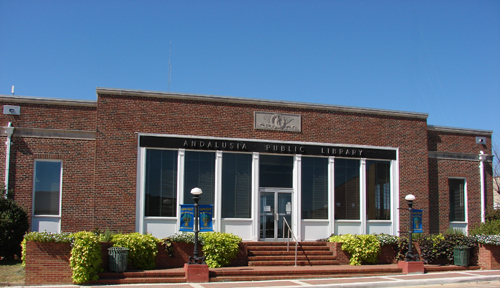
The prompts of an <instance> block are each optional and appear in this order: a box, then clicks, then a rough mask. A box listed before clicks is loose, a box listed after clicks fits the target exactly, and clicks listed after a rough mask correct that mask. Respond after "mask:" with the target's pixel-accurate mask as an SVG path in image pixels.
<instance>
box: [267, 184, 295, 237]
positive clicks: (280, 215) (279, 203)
mask: <svg viewBox="0 0 500 288" xmlns="http://www.w3.org/2000/svg"><path fill="white" fill-rule="evenodd" d="M259 206H260V207H259V209H260V210H259V211H260V217H259V221H260V223H259V224H260V240H262V241H279V239H283V238H287V237H288V236H289V235H288V227H287V225H286V223H285V221H284V219H285V220H286V222H287V223H288V225H289V226H290V227H291V226H292V191H291V189H276V188H261V189H260V205H259ZM290 237H291V235H290Z"/></svg>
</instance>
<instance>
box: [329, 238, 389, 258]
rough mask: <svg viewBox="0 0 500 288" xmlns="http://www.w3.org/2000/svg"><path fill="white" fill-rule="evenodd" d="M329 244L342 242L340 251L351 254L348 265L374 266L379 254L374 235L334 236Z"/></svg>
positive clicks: (378, 244) (377, 243)
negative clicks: (365, 264)
mask: <svg viewBox="0 0 500 288" xmlns="http://www.w3.org/2000/svg"><path fill="white" fill-rule="evenodd" d="M329 241H330V242H342V250H344V251H346V252H348V253H349V254H351V259H349V264H350V265H361V264H364V263H370V264H376V263H377V262H378V255H379V254H380V250H381V248H380V243H379V241H378V239H377V237H376V236H375V235H352V234H345V235H340V236H337V235H334V236H332V237H330V239H329Z"/></svg>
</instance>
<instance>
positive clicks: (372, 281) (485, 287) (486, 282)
mask: <svg viewBox="0 0 500 288" xmlns="http://www.w3.org/2000/svg"><path fill="white" fill-rule="evenodd" d="M426 286H427V287H442V288H452V287H468V288H472V287H482V288H489V287H500V270H470V271H453V272H433V273H426V274H410V275H394V276H391V275H384V276H372V277H353V278H316V279H297V280H272V281H245V282H212V283H178V284H127V285H84V286H79V285H59V286H58V285H53V286H12V287H30V288H37V287H43V288H47V287H58V288H66V287H67V288H76V287H82V288H83V287H95V288H98V287H103V288H104V287H107V288H109V287H120V288H137V287H147V288H253V287H255V288H257V287H259V288H265V287H269V288H271V287H272V288H276V287H278V288H298V287H323V288H328V287H336V288H338V287H349V288H354V287H426Z"/></svg>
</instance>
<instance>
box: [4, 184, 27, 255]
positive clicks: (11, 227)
mask: <svg viewBox="0 0 500 288" xmlns="http://www.w3.org/2000/svg"><path fill="white" fill-rule="evenodd" d="M4 191H5V190H4ZM4 194H5V192H2V193H0V257H4V258H6V259H9V260H12V259H14V256H15V255H17V256H18V257H19V258H21V257H22V255H21V242H22V241H23V237H24V234H25V233H26V231H28V229H29V222H28V215H27V214H26V212H25V211H24V209H23V208H22V207H21V206H19V205H18V204H17V203H16V202H15V201H14V200H12V199H7V198H4Z"/></svg>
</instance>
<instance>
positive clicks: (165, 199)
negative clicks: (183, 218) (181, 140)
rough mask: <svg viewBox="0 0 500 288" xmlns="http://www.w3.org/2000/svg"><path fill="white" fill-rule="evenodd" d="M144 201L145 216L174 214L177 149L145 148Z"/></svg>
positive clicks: (175, 204)
mask: <svg viewBox="0 0 500 288" xmlns="http://www.w3.org/2000/svg"><path fill="white" fill-rule="evenodd" d="M145 201H146V203H145V205H146V207H145V213H144V214H145V216H160V217H175V216H176V212H177V211H176V209H177V151H171V150H153V149H148V150H147V152H146V200H145Z"/></svg>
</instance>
